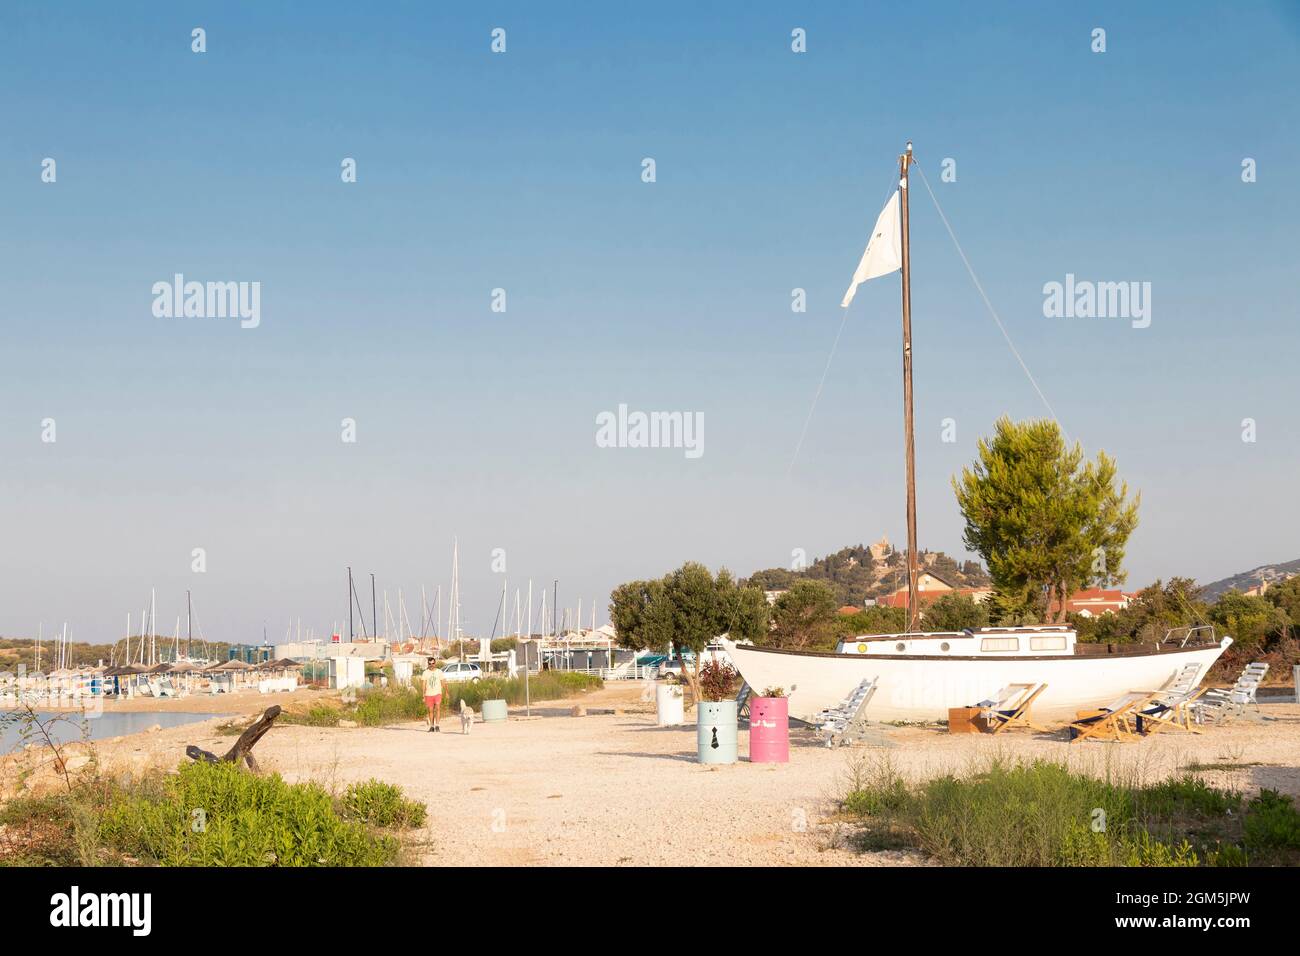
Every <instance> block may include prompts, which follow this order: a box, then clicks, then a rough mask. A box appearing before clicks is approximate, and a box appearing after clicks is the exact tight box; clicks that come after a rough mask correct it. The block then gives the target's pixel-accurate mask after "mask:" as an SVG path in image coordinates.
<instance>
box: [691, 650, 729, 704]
mask: <svg viewBox="0 0 1300 956" xmlns="http://www.w3.org/2000/svg"><path fill="white" fill-rule="evenodd" d="M735 685H736V672H735V671H734V670H733V669H732V668H731V666H730V665H729V664H725V663H723V662H722V661H718V660H707V661H705V662H704V666H703V667H701V668H700V696H701V697H702V698H703V699H704V700H706V701H711V702H712V703H715V704H716V703H717V702H718V701H722V700H726V699H727V698H728V697H729V696H731V695H732V693H733V689H734V688H735Z"/></svg>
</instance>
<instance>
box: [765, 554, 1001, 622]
mask: <svg viewBox="0 0 1300 956" xmlns="http://www.w3.org/2000/svg"><path fill="white" fill-rule="evenodd" d="M920 558H921V567H922V568H923V569H924V570H926V571H933V572H934V573H935V574H937V575H938V576H939V577H941V578H943V579H944V580H945V581H948V582H950V583H951V584H952V585H953V586H954V587H969V588H975V587H986V586H987V585H988V583H989V577H988V573H987V572H986V571H985V570H984V568H983V567H981V565H980V563H979V562H978V561H963V562H960V563H958V562H957V561H955V560H953V559H952V558H950V557H949V556H948V555H946V554H944V553H943V552H942V551H925V550H922V551H921V553H920ZM797 581H819V582H821V583H823V584H825V585H827V586H828V587H829V588H830V589H831V593H832V595H833V597H834V600H835V603H836V607H841V606H844V605H849V604H852V605H856V606H858V607H861V606H862V605H863V604H864V603H865V602H866V600H867V599H868V598H880V597H883V596H884V595H886V594H891V593H892V592H894V591H896V590H898V589H899V588H900V587H906V586H907V559H906V556H905V555H904V553H903V552H902V551H899V550H898V549H896V548H892V547H890V548H887V550H886V551H885V553H884V555H883V556H882V557H881V558H880V560H877V559H875V558H874V557H873V556H872V554H871V548H869V547H866V546H864V545H861V544H858V545H853V546H850V547H847V548H841V549H840V550H839V551H836V552H835V553H834V554H828V555H826V557H824V558H817V559H816V560H815V561H813V562H812V563H811V564H810V565H808V566H807V567H806V568H802V569H799V570H794V569H791V568H767V569H765V570H762V571H755V572H754V573H753V574H751V575H750V576H749V577H748V578H745V579H744V580H743V581H742V582H741V584H744V585H749V586H751V587H758V588H762V589H763V590H765V591H787V590H789V589H790V588H791V587H793V586H794V584H795V582H797Z"/></svg>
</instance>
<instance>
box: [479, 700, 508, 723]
mask: <svg viewBox="0 0 1300 956" xmlns="http://www.w3.org/2000/svg"><path fill="white" fill-rule="evenodd" d="M505 719H506V702H505V701H504V700H485V701H483V723H485V724H499V723H501V722H503V721H504V720H505Z"/></svg>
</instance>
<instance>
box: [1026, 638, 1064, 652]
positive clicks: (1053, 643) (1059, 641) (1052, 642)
mask: <svg viewBox="0 0 1300 956" xmlns="http://www.w3.org/2000/svg"><path fill="white" fill-rule="evenodd" d="M1029 649H1030V650H1031V651H1063V650H1065V637H1064V635H1059V634H1058V635H1056V636H1055V637H1031V638H1030V639H1029Z"/></svg>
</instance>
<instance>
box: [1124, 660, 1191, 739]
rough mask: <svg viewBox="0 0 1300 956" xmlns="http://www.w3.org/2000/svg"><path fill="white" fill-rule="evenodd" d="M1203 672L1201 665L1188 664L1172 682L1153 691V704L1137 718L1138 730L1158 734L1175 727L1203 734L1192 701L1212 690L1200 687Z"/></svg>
mask: <svg viewBox="0 0 1300 956" xmlns="http://www.w3.org/2000/svg"><path fill="white" fill-rule="evenodd" d="M1200 672H1201V665H1200V664H1186V665H1184V666H1183V668H1182V669H1181V670H1179V672H1178V673H1177V674H1175V675H1174V676H1173V678H1172V679H1171V680H1170V681H1169V684H1168V685H1166V686H1165V687H1162V688H1161V689H1160V690H1157V691H1152V696H1151V706H1150V707H1146V708H1143V710H1142V712H1141V713H1140V714H1138V715H1137V716H1136V718H1135V722H1136V724H1137V729H1138V731H1139V732H1140V733H1155V732H1156V731H1158V730H1161V729H1163V728H1165V727H1174V728H1177V729H1178V730H1186V731H1189V732H1191V733H1194V734H1199V733H1200V732H1201V731H1200V728H1198V727H1196V726H1195V723H1194V722H1193V720H1192V704H1193V703H1194V702H1195V701H1196V700H1197V699H1199V698H1200V696H1201V695H1202V694H1204V693H1205V692H1206V690H1208V688H1205V687H1202V688H1200V689H1197V687H1196V684H1197V676H1198V675H1199V674H1200Z"/></svg>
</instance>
